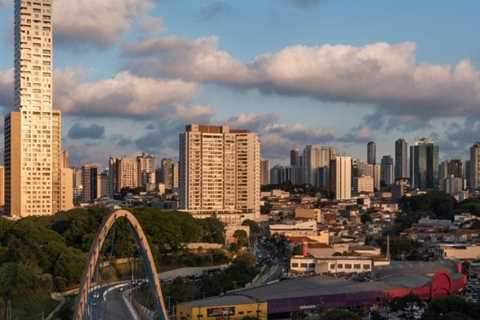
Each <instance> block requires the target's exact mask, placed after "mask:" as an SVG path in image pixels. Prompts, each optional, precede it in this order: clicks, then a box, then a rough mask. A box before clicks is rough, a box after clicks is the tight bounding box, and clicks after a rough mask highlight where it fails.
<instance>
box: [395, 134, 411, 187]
mask: <svg viewBox="0 0 480 320" xmlns="http://www.w3.org/2000/svg"><path fill="white" fill-rule="evenodd" d="M406 178H408V143H407V141H405V139H398V140H397V141H395V180H399V179H406Z"/></svg>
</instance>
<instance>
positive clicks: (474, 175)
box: [469, 142, 480, 190]
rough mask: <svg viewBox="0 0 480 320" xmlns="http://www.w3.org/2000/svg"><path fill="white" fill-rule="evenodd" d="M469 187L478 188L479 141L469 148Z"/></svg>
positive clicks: (479, 178) (479, 174) (479, 177)
mask: <svg viewBox="0 0 480 320" xmlns="http://www.w3.org/2000/svg"><path fill="white" fill-rule="evenodd" d="M469 169H470V189H472V190H477V189H479V188H480V142H477V143H476V144H474V145H473V146H472V147H471V148H470V168H469Z"/></svg>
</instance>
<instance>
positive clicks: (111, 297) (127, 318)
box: [90, 283, 134, 320]
mask: <svg viewBox="0 0 480 320" xmlns="http://www.w3.org/2000/svg"><path fill="white" fill-rule="evenodd" d="M128 287H129V283H123V284H116V285H109V286H105V287H102V288H100V289H98V290H95V291H93V292H92V293H91V294H90V299H91V300H90V301H92V303H91V305H92V308H91V311H92V316H91V319H92V320H93V319H94V320H132V319H134V317H133V315H132V314H131V312H130V310H129V309H128V307H127V305H126V304H125V301H124V299H123V297H122V293H123V290H124V289H127V288H128Z"/></svg>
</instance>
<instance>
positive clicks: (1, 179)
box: [0, 166, 5, 207]
mask: <svg viewBox="0 0 480 320" xmlns="http://www.w3.org/2000/svg"><path fill="white" fill-rule="evenodd" d="M4 206H5V167H4V166H0V207H4Z"/></svg>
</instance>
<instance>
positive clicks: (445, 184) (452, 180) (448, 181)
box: [440, 175, 463, 196]
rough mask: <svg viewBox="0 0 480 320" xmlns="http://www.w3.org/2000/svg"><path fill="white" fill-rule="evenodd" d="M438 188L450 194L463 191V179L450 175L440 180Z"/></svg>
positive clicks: (453, 194) (454, 194)
mask: <svg viewBox="0 0 480 320" xmlns="http://www.w3.org/2000/svg"><path fill="white" fill-rule="evenodd" d="M440 190H441V191H443V192H446V193H448V194H450V195H452V196H456V195H458V194H459V193H460V192H462V191H463V179H462V178H459V177H455V176H454V175H450V176H448V177H445V178H443V179H442V180H440Z"/></svg>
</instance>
